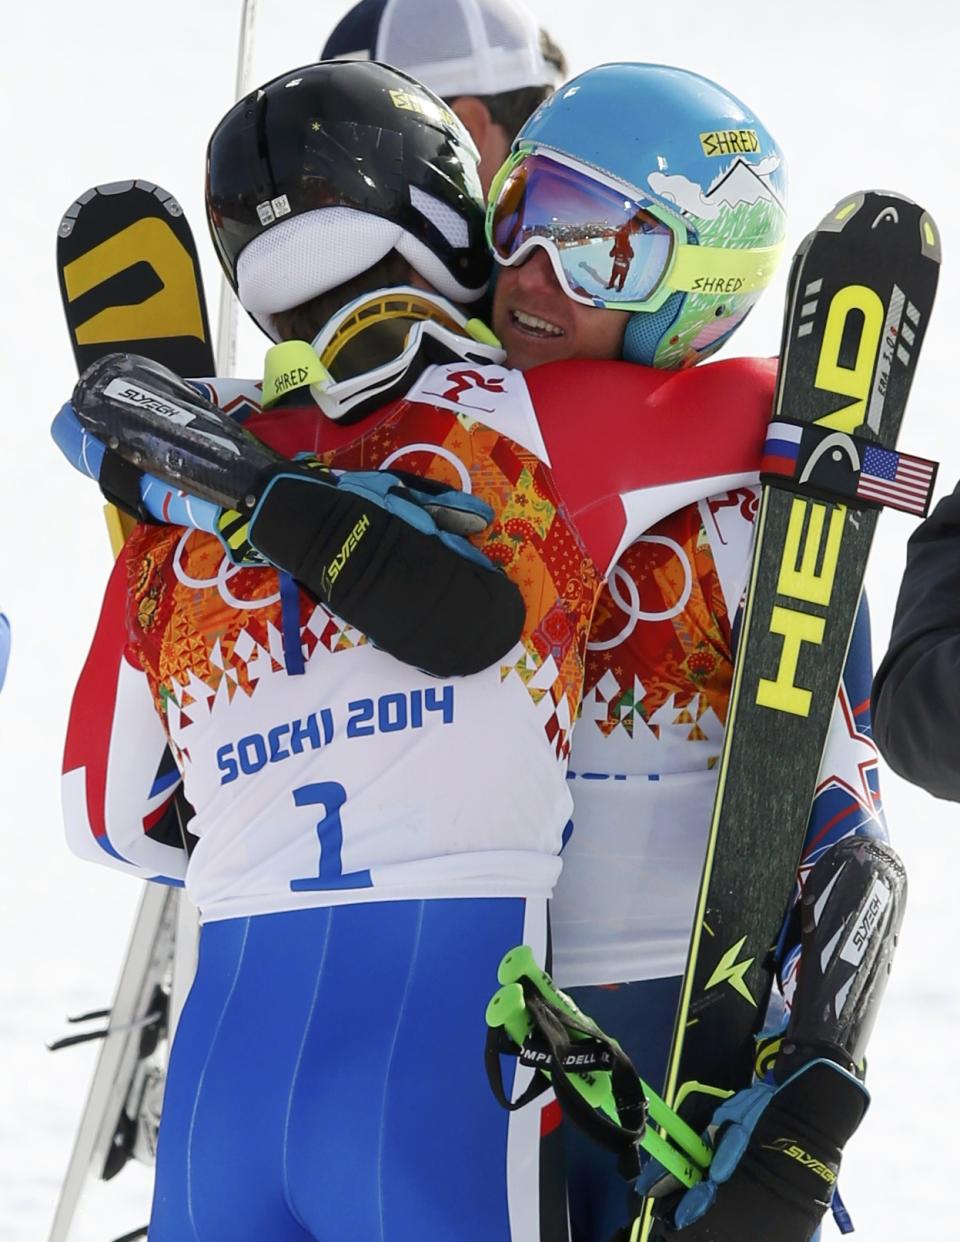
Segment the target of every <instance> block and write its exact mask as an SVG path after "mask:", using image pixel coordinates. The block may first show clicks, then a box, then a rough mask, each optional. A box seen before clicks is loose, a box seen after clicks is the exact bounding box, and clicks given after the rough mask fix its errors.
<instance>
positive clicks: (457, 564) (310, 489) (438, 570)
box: [247, 463, 525, 677]
mask: <svg viewBox="0 0 960 1242" xmlns="http://www.w3.org/2000/svg"><path fill="white" fill-rule="evenodd" d="M298 467H299V468H298ZM492 516H493V515H492V511H491V510H490V509H489V506H487V505H485V504H483V503H482V502H480V501H478V500H476V498H474V497H472V496H469V495H466V494H464V493H462V492H457V491H454V490H451V489H449V488H446V487H444V486H443V485H440V484H437V483H434V482H433V481H432V480H429V479H418V478H416V476H413V475H403V476H401V475H400V474H398V473H391V472H389V471H361V472H353V473H349V472H348V473H346V474H342V475H339V476H338V475H335V474H333V473H331V472H330V471H328V470H323V469H320V470H316V471H310V470H308V469H306V468H304V467H303V466H300V465H299V463H292V464H291V465H290V466H288V467H286V468H285V469H283V470H282V471H280V472H279V473H278V474H277V476H276V477H275V478H274V479H272V480H271V481H270V483H269V484H268V485H267V487H266V488H265V490H264V492H263V495H262V496H261V498H260V501H259V503H258V504H257V506H256V509H255V510H254V513H253V515H252V517H251V518H250V521H249V527H248V531H247V538H248V539H249V542H250V544H251V546H252V547H253V548H255V549H256V551H257V552H259V553H260V554H261V555H262V556H263V557H265V558H266V560H268V561H269V562H270V563H271V564H273V565H275V566H277V567H278V568H280V569H284V570H286V571H287V572H288V573H289V574H291V575H292V576H293V577H294V578H295V579H296V580H297V581H298V582H299V583H300V584H301V586H303V587H304V589H305V590H307V591H308V592H309V593H310V594H311V595H313V596H314V597H315V598H316V599H318V600H320V601H321V602H322V603H324V604H326V605H327V606H328V607H329V608H330V610H331V611H332V612H334V613H336V615H337V616H339V617H342V618H343V619H344V620H345V621H348V622H349V623H350V624H351V625H353V626H355V627H356V628H357V629H359V630H360V631H361V632H362V633H364V634H366V635H367V637H368V638H369V639H370V641H371V642H372V643H374V645H375V646H377V647H380V648H382V649H383V650H384V651H387V652H389V653H390V654H391V655H392V656H395V657H396V658H397V659H398V660H402V661H403V662H404V663H405V664H411V665H413V666H414V667H416V668H419V669H422V670H423V671H424V672H427V673H431V674H433V675H434V676H436V677H452V676H463V675H465V674H468V673H477V672H480V670H481V669H484V668H487V667H488V666H489V665H491V664H493V663H495V662H496V661H497V660H498V659H499V658H500V657H501V656H503V655H504V654H505V653H506V652H507V651H509V650H510V648H511V647H512V646H513V645H514V644H515V643H516V642H517V641H518V639H519V638H520V634H521V631H522V629H523V622H524V616H525V611H524V603H523V597H522V596H521V594H520V591H519V589H518V588H517V587H516V585H515V584H514V583H513V582H511V581H510V579H509V578H507V576H506V575H505V574H504V573H503V571H502V570H500V569H499V567H497V566H494V565H493V564H492V563H491V562H490V561H489V560H488V559H487V558H486V557H485V556H484V555H483V553H482V552H480V551H478V549H476V548H474V547H473V545H472V544H470V543H469V542H468V541H467V540H466V539H465V538H464V537H463V536H464V534H466V533H473V532H475V531H479V530H482V529H483V528H484V527H485V526H486V525H487V524H488V522H489V521H490V520H491V518H492Z"/></svg>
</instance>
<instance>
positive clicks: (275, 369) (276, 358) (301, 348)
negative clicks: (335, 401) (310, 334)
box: [263, 341, 330, 409]
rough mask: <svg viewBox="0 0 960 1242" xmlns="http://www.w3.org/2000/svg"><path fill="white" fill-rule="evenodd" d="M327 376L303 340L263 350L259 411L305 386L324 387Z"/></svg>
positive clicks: (328, 375) (312, 349)
mask: <svg viewBox="0 0 960 1242" xmlns="http://www.w3.org/2000/svg"><path fill="white" fill-rule="evenodd" d="M329 383H330V373H329V372H328V371H327V368H326V367H325V366H324V365H323V363H322V362H321V361H320V359H319V358H318V357H317V353H316V350H315V349H314V348H313V346H312V345H310V344H308V343H307V342H306V341H282V342H281V343H280V344H279V345H274V346H272V347H271V348H270V349H268V350H267V356H266V357H265V358H264V360H263V408H264V409H267V408H268V407H269V406H271V405H275V404H276V403H277V402H278V401H279V400H280V398H281V397H285V396H286V395H287V393H288V392H293V390H294V389H296V388H305V387H306V386H307V385H308V384H309V385H310V386H311V387H312V386H313V385H320V386H321V387H326V385H327V384H329Z"/></svg>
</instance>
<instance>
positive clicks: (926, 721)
mask: <svg viewBox="0 0 960 1242" xmlns="http://www.w3.org/2000/svg"><path fill="white" fill-rule="evenodd" d="M873 713H874V716H873V726H874V740H875V741H876V743H877V746H878V748H879V750H880V753H881V754H882V755H883V757H884V759H886V761H887V763H889V765H890V767H891V768H893V770H894V772H897V773H898V774H899V775H900V776H902V777H904V778H905V779H906V780H908V781H911V782H912V783H913V784H914V785H919V786H921V788H923V789H925V790H926V791H927V792H928V793H931V794H933V795H934V797H936V798H949V799H951V800H952V801H954V802H960V485H958V487H957V489H956V490H955V491H954V492H953V493H952V494H951V495H949V496H945V497H944V498H943V500H941V501H940V503H939V504H938V505H937V507H936V508H935V509H934V511H933V513H931V515H930V517H929V518H927V520H926V521H925V522H924V523H923V524H922V525H921V526H919V527H918V528H917V530H916V531H915V532H914V534H913V536H912V537H911V539H910V541H909V543H908V545H907V567H906V570H905V571H904V575H903V581H902V583H901V584H900V595H899V597H898V599H897V607H896V611H895V613H894V618H893V630H892V633H891V635H890V647H889V650H888V651H887V654H886V655H885V656H884V658H883V661H882V663H881V664H880V667H879V668H878V670H877V675H876V678H875V679H874V683H873Z"/></svg>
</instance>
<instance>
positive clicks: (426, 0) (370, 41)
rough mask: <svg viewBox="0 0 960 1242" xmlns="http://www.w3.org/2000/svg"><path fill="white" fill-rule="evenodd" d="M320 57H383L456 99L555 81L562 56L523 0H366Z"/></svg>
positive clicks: (341, 25)
mask: <svg viewBox="0 0 960 1242" xmlns="http://www.w3.org/2000/svg"><path fill="white" fill-rule="evenodd" d="M545 53H546V54H545ZM320 59H321V60H378V61H382V62H383V63H384V64H388V65H393V66H394V67H395V68H397V69H402V70H403V72H404V73H408V74H410V76H411V77H414V78H416V79H417V80H418V81H419V82H422V83H423V84H424V86H427V87H429V88H430V89H431V90H432V91H434V92H435V93H436V94H437V95H440V96H443V97H444V98H446V99H453V98H456V97H457V96H458V95H499V94H501V93H502V92H504V91H512V90H519V89H520V88H521V87H524V86H550V87H555V86H557V85H559V82H560V64H559V63H558V60H559V59H562V58H559V54H558V51H557V49H556V48H555V47H554V45H553V44H552V42H551V41H550V39H549V36H547V35H546V33H545V32H544V31H543V30H541V28H540V26H539V25H538V23H537V20H536V18H535V17H534V16H533V14H532V13H531V12H530V10H529V9H528V8H527V7H526V5H524V4H523V3H521V2H520V0H360V3H359V4H356V5H354V7H353V8H352V9H351V10H350V11H349V12H348V13H347V14H346V16H344V17H343V18H341V20H340V22H339V23H338V24H337V26H336V27H335V29H334V31H333V33H332V34H331V35H330V37H329V38H328V39H327V42H326V44H325V45H324V48H323V51H322V52H321V53H320Z"/></svg>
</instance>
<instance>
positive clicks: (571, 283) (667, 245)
mask: <svg viewBox="0 0 960 1242" xmlns="http://www.w3.org/2000/svg"><path fill="white" fill-rule="evenodd" d="M486 230H487V242H488V244H489V246H490V248H491V250H492V251H493V255H494V258H495V259H496V260H497V262H498V263H500V264H502V265H503V266H504V267H512V266H513V265H514V264H516V263H521V262H523V260H524V259H525V258H527V257H528V256H529V254H530V251H531V250H532V248H533V247H534V246H542V247H543V249H544V250H545V251H546V252H547V254H548V255H549V256H550V261H551V263H552V265H553V270H554V272H555V273H556V276H557V279H558V280H559V282H560V284H561V285H562V287H563V289H564V291H565V292H566V293H567V295H568V296H569V297H571V298H573V300H574V301H575V302H581V303H583V304H584V305H585V306H602V307H608V308H614V309H617V310H624V311H655V310H659V308H660V307H661V306H662V305H663V304H664V302H665V301H666V300H667V298H669V297H670V295H671V294H672V293H678V292H686V293H707V294H718V295H719V294H724V295H730V294H735V293H751V292H755V291H757V290H760V289H762V288H764V286H765V285H767V284H768V283H769V281H770V278H771V276H772V275H773V273H774V270H775V269H776V266H777V262H778V260H779V258H780V253H781V251H782V249H783V247H782V245H775V246H765V247H754V248H751V249H748V250H726V249H719V248H717V247H713V246H697V245H691V244H690V243H689V242H688V241H687V233H686V229H685V228H684V226H683V224H682V222H681V221H680V220H679V219H677V218H675V217H672V216H671V213H669V212H667V211H665V210H663V208H661V207H660V206H659V205H658V204H656V203H654V202H652V201H651V200H649V199H646V198H644V197H643V196H641V195H638V194H637V193H636V191H635V190H634V189H632V188H630V187H627V186H624V185H622V184H620V183H619V182H617V181H616V180H614V179H613V178H609V177H606V176H605V175H604V174H603V173H601V172H599V171H598V170H596V169H593V168H588V167H587V166H586V165H583V164H580V163H579V162H578V161H576V160H573V159H571V158H570V157H568V156H563V155H561V154H560V153H559V152H555V151H550V153H549V154H546V153H545V152H543V151H540V150H538V149H537V148H535V147H528V148H527V149H522V148H521V149H520V150H519V151H516V152H514V154H513V155H511V157H510V158H509V159H508V160H507V162H506V163H505V164H504V165H503V167H502V168H501V169H500V171H499V172H498V173H497V175H496V177H495V178H494V181H493V184H492V186H491V187H490V198H489V202H488V205H487V222H486Z"/></svg>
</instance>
